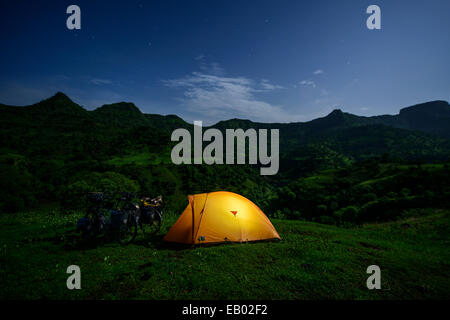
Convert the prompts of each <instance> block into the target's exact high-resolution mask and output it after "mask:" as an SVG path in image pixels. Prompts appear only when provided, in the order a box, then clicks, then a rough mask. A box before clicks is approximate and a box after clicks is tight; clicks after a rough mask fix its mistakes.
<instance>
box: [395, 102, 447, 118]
mask: <svg viewBox="0 0 450 320" xmlns="http://www.w3.org/2000/svg"><path fill="white" fill-rule="evenodd" d="M413 113H416V114H419V113H420V114H424V113H426V114H438V115H440V116H442V115H444V114H447V115H449V114H450V105H449V104H448V102H447V101H444V100H435V101H429V102H424V103H419V104H416V105H413V106H410V107H406V108H402V109H400V115H401V116H403V115H405V114H413Z"/></svg>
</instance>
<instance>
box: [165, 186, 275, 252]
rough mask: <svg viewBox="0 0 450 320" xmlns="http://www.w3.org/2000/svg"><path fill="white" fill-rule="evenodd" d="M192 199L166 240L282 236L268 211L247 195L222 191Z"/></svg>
mask: <svg viewBox="0 0 450 320" xmlns="http://www.w3.org/2000/svg"><path fill="white" fill-rule="evenodd" d="M188 199H189V204H188V206H187V207H186V209H184V211H183V213H182V214H181V216H180V217H179V218H178V220H177V222H175V224H174V225H173V226H172V228H170V230H169V232H168V233H167V234H166V235H165V237H164V240H165V241H170V242H181V243H188V244H201V243H217V242H246V241H257V240H267V239H280V236H279V235H278V233H277V231H276V230H275V228H274V227H273V225H272V223H271V222H270V220H269V219H268V218H267V216H266V215H265V214H264V212H262V211H261V209H259V208H258V206H257V205H255V204H254V203H253V202H251V201H250V200H248V199H247V198H245V197H243V196H240V195H238V194H236V193H233V192H227V191H218V192H211V193H201V194H195V195H192V196H188Z"/></svg>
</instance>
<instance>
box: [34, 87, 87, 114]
mask: <svg viewBox="0 0 450 320" xmlns="http://www.w3.org/2000/svg"><path fill="white" fill-rule="evenodd" d="M31 107H32V108H33V110H35V111H38V112H40V113H42V114H53V113H70V114H73V113H80V112H86V110H85V109H83V107H81V106H80V105H78V104H76V103H75V102H73V101H72V100H71V99H70V98H69V97H68V96H66V95H65V94H64V93H62V92H61V91H58V92H57V93H55V94H54V95H53V96H51V97H50V98H48V99H45V100H42V101H41V102H38V103H36V104H34V105H32V106H31Z"/></svg>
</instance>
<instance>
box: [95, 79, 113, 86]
mask: <svg viewBox="0 0 450 320" xmlns="http://www.w3.org/2000/svg"><path fill="white" fill-rule="evenodd" d="M90 82H91V83H93V84H95V85H105V84H112V81H111V80H108V79H98V78H93V79H91V80H90Z"/></svg>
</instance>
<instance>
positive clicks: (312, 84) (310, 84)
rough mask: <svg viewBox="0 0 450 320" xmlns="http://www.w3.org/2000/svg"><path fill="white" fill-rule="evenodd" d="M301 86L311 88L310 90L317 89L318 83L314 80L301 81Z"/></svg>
mask: <svg viewBox="0 0 450 320" xmlns="http://www.w3.org/2000/svg"><path fill="white" fill-rule="evenodd" d="M300 85H302V86H304V87H310V88H316V87H317V85H316V83H315V82H314V81H312V80H302V81H300Z"/></svg>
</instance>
